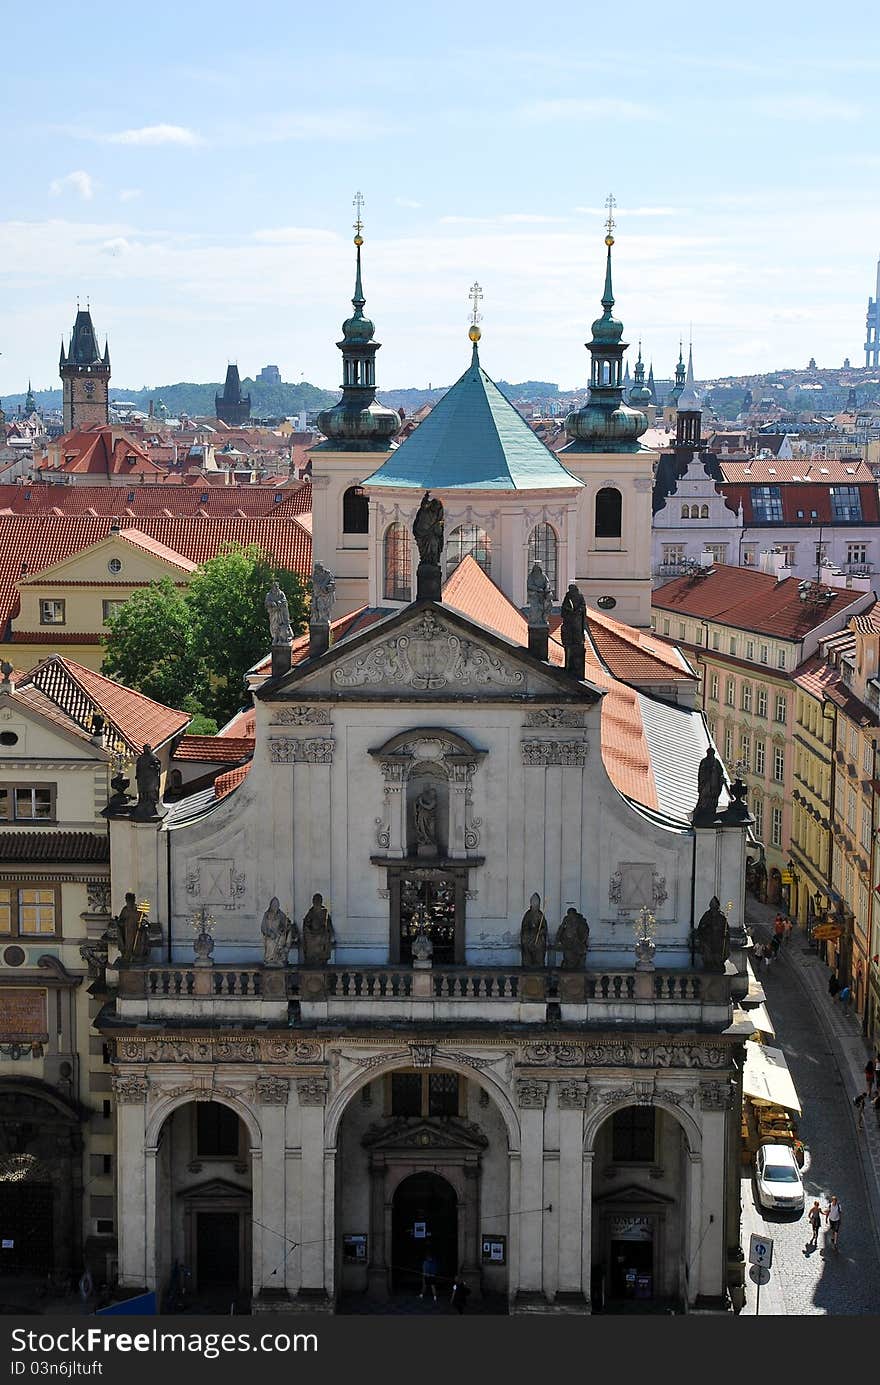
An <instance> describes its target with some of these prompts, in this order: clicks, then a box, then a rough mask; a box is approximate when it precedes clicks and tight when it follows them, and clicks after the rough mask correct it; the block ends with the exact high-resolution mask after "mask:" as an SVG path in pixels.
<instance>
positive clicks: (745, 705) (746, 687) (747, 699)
mask: <svg viewBox="0 0 880 1385" xmlns="http://www.w3.org/2000/svg"><path fill="white" fill-rule="evenodd" d="M742 709H743V711H744V712H750V711H751V710H752V685H751V683H743V685H742Z"/></svg>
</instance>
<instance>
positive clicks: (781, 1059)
mask: <svg viewBox="0 0 880 1385" xmlns="http://www.w3.org/2000/svg"><path fill="white" fill-rule="evenodd" d="M752 1014H754V1011H753V1012H752ZM745 1050H746V1066H745V1071H744V1072H743V1093H744V1095H745V1096H747V1097H750V1098H751V1100H752V1101H755V1102H758V1103H760V1104H761V1105H763V1106H778V1107H780V1108H781V1109H782V1110H783V1111H794V1113H795V1115H798V1116H799V1115H800V1114H801V1104H800V1102H799V1101H798V1094H797V1092H796V1091H795V1088H794V1082H793V1081H792V1080H791V1073H790V1072H789V1070H788V1064H787V1063H786V1061H785V1054H784V1053H783V1052H782V1049H781V1048H771V1047H770V1045H769V1044H756V1043H754V1042H753V1041H751V1040H748V1041H747V1042H746V1045H745Z"/></svg>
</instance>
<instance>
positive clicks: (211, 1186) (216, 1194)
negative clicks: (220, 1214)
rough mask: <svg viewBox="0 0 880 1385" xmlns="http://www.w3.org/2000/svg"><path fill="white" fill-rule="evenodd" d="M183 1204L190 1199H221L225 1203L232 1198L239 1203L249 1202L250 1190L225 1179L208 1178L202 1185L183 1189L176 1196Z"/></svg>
mask: <svg viewBox="0 0 880 1385" xmlns="http://www.w3.org/2000/svg"><path fill="white" fill-rule="evenodd" d="M178 1196H179V1197H181V1198H182V1199H183V1200H184V1202H186V1201H189V1200H190V1199H192V1198H198V1199H199V1200H201V1199H202V1198H216V1199H217V1200H218V1201H219V1200H220V1199H221V1198H224V1199H226V1200H227V1201H228V1200H229V1199H231V1198H234V1199H236V1200H238V1201H240V1202H250V1200H251V1194H250V1189H248V1188H243V1187H242V1186H241V1184H240V1183H230V1182H229V1180H228V1179H226V1178H208V1179H206V1181H205V1182H204V1183H196V1184H194V1185H193V1186H192V1187H191V1188H185V1189H184V1190H183V1191H182V1192H181V1193H179V1194H178Z"/></svg>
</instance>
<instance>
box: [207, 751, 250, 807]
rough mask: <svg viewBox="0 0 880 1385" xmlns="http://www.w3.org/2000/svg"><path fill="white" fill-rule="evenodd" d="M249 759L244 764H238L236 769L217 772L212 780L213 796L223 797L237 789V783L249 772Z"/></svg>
mask: <svg viewBox="0 0 880 1385" xmlns="http://www.w3.org/2000/svg"><path fill="white" fill-rule="evenodd" d="M250 767H251V761H250V760H248V762H247V764H246V765H239V766H238V767H237V768H236V769H228V770H226V772H225V774H218V775H217V778H216V779H215V780H214V797H215V798H225V797H226V795H227V794H229V793H232V790H233V789H237V788H238V786H239V784H240V783H241V782H242V780H243V779H245V778H246V777H247V775H248V773H249V772H250Z"/></svg>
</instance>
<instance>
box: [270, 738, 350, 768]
mask: <svg viewBox="0 0 880 1385" xmlns="http://www.w3.org/2000/svg"><path fill="white" fill-rule="evenodd" d="M335 744H336V742H335V741H334V740H333V738H332V737H331V736H310V737H308V739H300V738H299V737H297V736H270V737H269V755H270V757H271V760H272V764H273V765H329V764H332V762H333V747H334V746H335Z"/></svg>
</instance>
